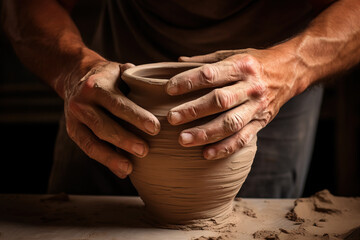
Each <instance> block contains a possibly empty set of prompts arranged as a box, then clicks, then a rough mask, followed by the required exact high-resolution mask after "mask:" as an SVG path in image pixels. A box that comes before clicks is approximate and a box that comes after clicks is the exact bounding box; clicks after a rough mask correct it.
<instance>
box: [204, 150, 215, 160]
mask: <svg viewBox="0 0 360 240" xmlns="http://www.w3.org/2000/svg"><path fill="white" fill-rule="evenodd" d="M215 157H216V151H215V149H213V148H210V149H208V150H207V151H206V152H205V158H206V159H208V160H212V159H214V158H215Z"/></svg>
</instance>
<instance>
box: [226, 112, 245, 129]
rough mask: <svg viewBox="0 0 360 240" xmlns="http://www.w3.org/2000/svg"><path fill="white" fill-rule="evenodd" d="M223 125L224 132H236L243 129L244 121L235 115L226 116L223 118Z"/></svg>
mask: <svg viewBox="0 0 360 240" xmlns="http://www.w3.org/2000/svg"><path fill="white" fill-rule="evenodd" d="M223 125H224V130H225V131H226V132H232V133H234V132H238V131H240V130H241V129H242V128H243V127H244V119H243V118H242V117H241V116H240V115H239V114H237V113H235V114H232V115H227V116H225V118H224V122H223Z"/></svg>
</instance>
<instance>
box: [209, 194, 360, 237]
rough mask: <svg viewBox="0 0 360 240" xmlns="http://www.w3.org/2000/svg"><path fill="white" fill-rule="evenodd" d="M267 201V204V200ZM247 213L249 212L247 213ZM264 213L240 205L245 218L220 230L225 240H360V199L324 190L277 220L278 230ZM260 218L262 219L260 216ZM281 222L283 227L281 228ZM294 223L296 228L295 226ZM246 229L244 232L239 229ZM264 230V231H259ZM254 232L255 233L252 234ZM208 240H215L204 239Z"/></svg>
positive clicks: (297, 202) (238, 209) (296, 203)
mask: <svg viewBox="0 0 360 240" xmlns="http://www.w3.org/2000/svg"><path fill="white" fill-rule="evenodd" d="M264 201H266V200H264ZM245 210H247V211H245ZM259 210H260V209H257V208H254V206H249V205H247V203H246V201H237V202H235V205H234V212H235V213H239V212H241V213H242V214H243V216H241V215H239V214H235V217H234V218H230V222H231V223H232V225H229V224H228V228H223V229H218V230H217V232H218V235H214V236H212V237H219V236H220V237H221V239H224V240H225V239H265V240H271V239H272V240H310V239H311V240H313V239H314V240H317V239H318V240H340V239H346V240H355V239H356V240H359V239H360V198H359V197H357V198H346V197H337V196H334V195H332V194H331V193H330V192H329V191H328V190H323V191H321V192H318V193H316V194H314V195H313V196H311V197H309V198H299V199H296V200H295V201H294V207H293V208H292V209H291V210H290V211H289V212H288V213H286V214H284V216H283V219H278V218H276V220H274V221H276V222H278V224H276V225H277V226H279V225H283V227H282V228H279V227H278V228H274V227H271V224H270V225H269V222H268V221H269V219H271V217H272V216H271V215H268V214H262V212H261V211H259ZM248 211H250V212H253V213H254V214H256V216H257V217H256V218H253V219H251V218H249V217H251V216H249V215H248V214H247V213H248ZM258 215H259V216H258ZM280 222H281V224H279V223H280ZM289 223H290V224H289ZM291 223H292V224H291ZM254 225H257V226H258V227H257V228H255V229H256V231H254V232H253V233H252V237H251V238H248V237H247V236H248V233H249V231H250V229H251V228H253V226H254ZM240 226H241V228H242V229H246V230H248V231H246V232H244V231H242V230H239V228H240ZM259 228H260V230H259ZM250 232H251V231H250ZM204 239H211V238H210V237H209V238H204Z"/></svg>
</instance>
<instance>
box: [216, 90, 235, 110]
mask: <svg viewBox="0 0 360 240" xmlns="http://www.w3.org/2000/svg"><path fill="white" fill-rule="evenodd" d="M233 99H234V97H233V94H232V93H231V92H230V91H229V90H225V89H221V88H218V89H215V90H214V102H215V104H216V106H217V107H218V108H219V109H221V110H226V109H229V108H230V107H232V104H233Z"/></svg>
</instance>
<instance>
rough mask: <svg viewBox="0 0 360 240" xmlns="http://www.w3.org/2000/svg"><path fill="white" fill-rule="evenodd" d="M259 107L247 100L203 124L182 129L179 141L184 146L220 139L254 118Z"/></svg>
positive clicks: (236, 131)
mask: <svg viewBox="0 0 360 240" xmlns="http://www.w3.org/2000/svg"><path fill="white" fill-rule="evenodd" d="M259 108H260V106H259V104H258V103H257V102H255V101H247V102H245V103H244V104H242V105H240V106H238V107H236V108H234V109H231V110H229V111H227V112H224V113H223V114H221V115H220V116H218V117H217V118H215V119H214V120H212V121H210V122H208V123H206V124H204V125H201V126H197V127H194V128H190V129H186V130H183V131H182V132H181V133H180V136H179V143H180V144H181V145H182V146H185V147H192V146H201V145H206V144H210V143H214V142H218V141H221V140H222V139H225V138H227V137H229V136H231V135H234V134H237V133H238V132H239V131H241V130H242V129H243V128H244V127H245V126H246V125H247V124H248V123H249V122H250V121H251V120H252V119H254V118H255V116H256V114H257V112H258V110H259Z"/></svg>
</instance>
